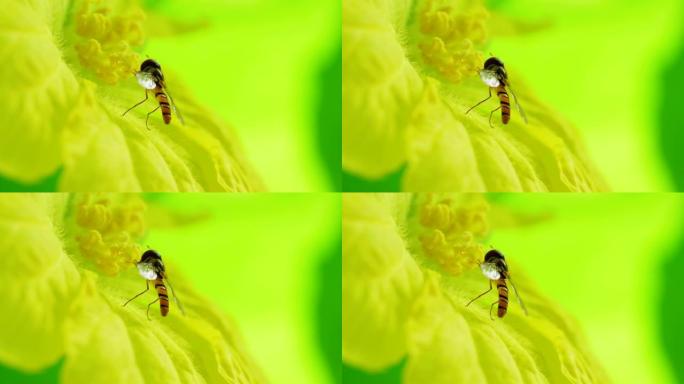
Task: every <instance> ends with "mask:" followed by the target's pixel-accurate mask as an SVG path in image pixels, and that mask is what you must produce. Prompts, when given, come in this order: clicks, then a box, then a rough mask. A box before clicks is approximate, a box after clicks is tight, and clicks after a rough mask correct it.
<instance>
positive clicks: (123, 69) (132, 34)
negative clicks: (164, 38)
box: [76, 0, 145, 85]
mask: <svg viewBox="0 0 684 384" xmlns="http://www.w3.org/2000/svg"><path fill="white" fill-rule="evenodd" d="M99 3H100V2H99V1H97V0H85V1H84V2H83V4H82V6H81V7H80V8H79V9H78V11H77V12H76V33H77V34H78V35H79V36H80V37H82V38H83V39H82V40H81V41H79V42H77V43H76V52H77V53H78V58H79V61H80V62H81V65H83V66H84V67H85V68H88V69H90V70H92V71H93V72H94V73H95V74H96V75H97V77H99V78H100V79H101V80H102V81H104V82H105V83H108V84H112V85H114V84H116V83H117V82H118V81H119V80H121V79H122V78H126V77H129V76H131V75H133V74H134V73H135V71H136V69H137V67H138V64H139V63H140V58H139V57H138V54H137V53H135V52H133V50H132V49H131V46H138V45H141V44H142V43H143V40H144V33H143V28H142V22H143V20H145V14H144V13H143V11H142V10H140V9H138V8H133V9H131V10H129V11H128V12H125V13H124V12H116V13H115V12H113V11H112V9H111V8H110V7H108V6H106V5H103V6H98V5H99ZM105 4H106V3H105Z"/></svg>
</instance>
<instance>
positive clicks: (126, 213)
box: [76, 195, 145, 276]
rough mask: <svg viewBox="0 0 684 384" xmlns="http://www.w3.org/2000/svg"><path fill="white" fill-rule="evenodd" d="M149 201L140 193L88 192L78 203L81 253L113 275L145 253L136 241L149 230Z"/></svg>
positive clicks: (77, 238)
mask: <svg viewBox="0 0 684 384" xmlns="http://www.w3.org/2000/svg"><path fill="white" fill-rule="evenodd" d="M144 212H145V203H144V202H143V201H142V200H141V199H139V198H138V197H136V196H129V195H120V196H115V197H106V196H101V195H100V196H98V195H84V196H81V197H80V201H78V202H77V203H76V224H77V228H78V229H77V234H76V241H77V243H78V246H79V248H80V250H81V254H82V255H83V256H84V257H85V258H86V259H87V260H90V261H92V262H93V263H94V264H95V265H96V266H97V267H98V268H99V269H100V270H102V272H103V273H105V274H107V275H110V276H113V275H116V274H117V273H119V271H120V270H121V269H126V268H129V267H131V266H132V265H133V264H134V263H135V262H136V261H138V259H139V258H140V255H141V254H142V248H141V247H140V245H138V244H137V243H136V242H135V240H137V239H138V238H140V237H141V236H142V235H143V233H144V232H145V218H144Z"/></svg>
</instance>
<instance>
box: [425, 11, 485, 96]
mask: <svg viewBox="0 0 684 384" xmlns="http://www.w3.org/2000/svg"><path fill="white" fill-rule="evenodd" d="M444 3H447V2H446V1H439V0H427V1H425V3H424V6H423V8H422V11H421V12H420V15H419V30H420V36H421V37H420V39H419V42H418V47H419V49H420V52H421V54H422V58H423V60H424V62H425V63H426V64H427V66H428V67H430V68H432V69H434V70H435V71H437V72H438V73H440V74H441V75H442V76H444V77H445V78H446V79H447V80H448V81H450V82H452V83H458V82H460V81H461V80H463V79H464V78H465V77H467V76H470V75H473V74H475V73H477V70H478V69H479V68H480V66H481V65H482V61H483V55H482V53H481V52H480V51H479V50H478V49H477V48H476V46H477V45H480V44H482V43H484V42H485V40H486V38H487V28H486V24H485V23H486V20H487V18H488V17H489V14H488V12H487V10H486V9H485V8H484V7H482V6H481V5H477V6H469V7H468V8H466V9H462V8H463V7H454V6H450V5H442V4H444Z"/></svg>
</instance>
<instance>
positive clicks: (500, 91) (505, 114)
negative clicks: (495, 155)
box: [496, 84, 511, 313]
mask: <svg viewBox="0 0 684 384" xmlns="http://www.w3.org/2000/svg"><path fill="white" fill-rule="evenodd" d="M496 95H497V96H498V97H499V101H500V102H501V121H502V122H503V123H504V124H508V120H510V119H511V103H510V101H509V100H508V92H506V87H505V86H504V85H503V84H501V85H499V86H498V87H496ZM505 312H506V311H504V313H505Z"/></svg>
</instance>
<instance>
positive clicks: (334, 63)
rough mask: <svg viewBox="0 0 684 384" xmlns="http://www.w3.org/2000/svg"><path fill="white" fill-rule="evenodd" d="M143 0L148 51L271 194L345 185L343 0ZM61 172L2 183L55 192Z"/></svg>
mask: <svg viewBox="0 0 684 384" xmlns="http://www.w3.org/2000/svg"><path fill="white" fill-rule="evenodd" d="M141 2H142V5H143V6H144V9H145V12H146V14H147V18H146V24H145V28H146V35H147V43H146V44H145V45H144V47H142V48H141V49H140V53H141V54H142V55H148V56H149V57H153V58H154V59H156V60H157V61H159V62H160V63H162V66H163V68H164V70H165V71H168V72H173V73H174V76H175V77H177V78H180V79H181V80H182V81H183V82H184V83H185V85H187V87H188V88H189V89H191V90H192V92H193V95H192V96H194V97H195V98H196V99H198V100H199V101H200V102H201V104H203V105H205V106H207V107H209V108H210V109H211V110H212V111H214V113H216V114H217V115H218V116H219V117H220V118H221V119H222V120H223V121H225V122H226V123H228V124H229V125H231V126H232V127H233V128H234V129H235V131H236V132H237V136H238V138H239V140H240V143H241V144H242V146H243V149H244V153H245V154H246V156H247V159H248V160H249V161H250V163H251V164H252V165H253V166H254V167H255V168H256V171H257V173H258V174H259V175H260V177H261V179H262V181H263V182H264V183H265V184H266V187H267V189H268V190H269V191H283V192H306V191H339V190H341V183H342V182H341V174H340V159H341V156H342V155H341V126H342V117H341V116H342V105H341V97H342V96H341V92H342V90H341V89H342V88H341V87H342V85H341V76H342V56H341V48H342V46H341V40H342V35H341V34H342V32H341V8H340V1H339V0H291V1H282V0H229V1H226V0H192V1H191V0H141ZM170 90H171V92H172V93H173V87H172V86H171V87H170ZM181 110H182V108H181ZM60 172H61V171H57V172H56V173H55V174H54V175H51V176H50V177H48V178H46V179H45V180H42V181H41V182H39V183H36V184H34V185H24V184H20V183H16V182H14V181H12V180H9V179H5V178H0V190H3V191H54V190H56V185H57V181H58V179H59V174H60Z"/></svg>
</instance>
